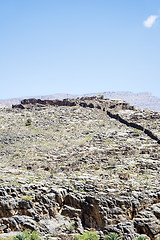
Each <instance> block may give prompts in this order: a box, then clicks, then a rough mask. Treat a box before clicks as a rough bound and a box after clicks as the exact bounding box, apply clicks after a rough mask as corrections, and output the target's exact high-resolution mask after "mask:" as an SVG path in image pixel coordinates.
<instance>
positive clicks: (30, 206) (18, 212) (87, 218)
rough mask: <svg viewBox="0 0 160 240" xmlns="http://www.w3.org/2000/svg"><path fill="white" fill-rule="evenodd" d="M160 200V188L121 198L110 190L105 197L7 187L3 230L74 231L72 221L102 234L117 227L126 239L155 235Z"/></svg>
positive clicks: (0, 203) (1, 201) (0, 214)
mask: <svg viewBox="0 0 160 240" xmlns="http://www.w3.org/2000/svg"><path fill="white" fill-rule="evenodd" d="M159 202H160V192H158V191H157V192H156V193H155V192H154V193H153V192H152V191H148V192H144V193H141V192H132V194H128V196H124V195H123V194H122V195H121V196H119V197H118V198H117V197H116V196H113V195H110V194H109V195H108V196H105V197H104V196H103V195H102V194H99V195H97V196H94V194H87V193H85V192H84V193H81V194H80V193H75V192H73V191H71V190H69V191H68V190H67V189H66V188H61V189H58V188H57V187H48V186H41V185H37V186H35V185H26V186H24V187H14V188H13V187H10V188H9V187H6V188H5V187H3V188H1V198H0V223H1V226H0V232H1V233H6V232H9V231H22V230H23V229H25V228H28V229H31V230H38V231H40V232H41V233H42V234H49V233H52V234H53V233H54V234H55V233H56V231H59V232H66V231H70V230H71V229H70V226H69V223H70V224H71V223H72V225H74V229H72V231H73V230H74V231H75V232H76V231H77V232H79V233H82V232H83V229H96V230H97V231H99V233H100V234H101V233H102V232H103V234H108V233H109V232H112V231H114V232H116V233H118V234H120V235H123V238H124V239H134V238H135V236H137V235H138V234H146V235H148V236H149V237H150V238H151V239H154V238H155V237H157V236H159V235H158V234H160V228H159V225H160V222H159V219H160V203H159ZM60 214H61V215H60ZM58 216H59V217H58ZM60 216H62V217H60ZM58 218H59V219H60V222H61V226H60V224H58V222H57V221H58ZM43 219H48V220H47V221H48V222H46V223H45V224H44V220H43ZM56 219H57V220H56ZM62 222H63V224H62ZM54 224H55V225H54ZM51 225H54V227H53V226H52V227H51ZM47 226H48V227H47ZM56 226H57V227H56ZM64 226H65V228H64ZM101 235H102V234H101Z"/></svg>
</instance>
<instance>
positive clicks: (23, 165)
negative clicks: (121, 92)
mask: <svg viewBox="0 0 160 240" xmlns="http://www.w3.org/2000/svg"><path fill="white" fill-rule="evenodd" d="M0 133H1V134H0V150H1V151H0V173H1V174H0V233H7V232H12V231H22V230H23V229H24V228H29V229H31V230H37V231H39V232H41V234H42V235H43V236H44V238H51V239H55V240H56V239H57V240H58V239H68V240H69V239H74V236H75V235H76V234H78V233H83V231H84V230H95V231H97V233H98V234H99V236H100V237H101V239H104V236H105V235H106V234H108V233H109V232H116V233H118V234H119V235H121V236H122V238H123V239H135V237H137V236H139V235H141V234H145V235H146V236H148V237H150V238H151V239H156V238H159V237H160V184H159V183H160V176H159V171H160V114H159V113H157V112H153V111H145V110H139V109H138V108H135V107H132V106H130V105H129V104H127V103H126V102H124V101H120V100H109V99H100V98H95V97H86V98H78V99H65V100H41V99H25V100H22V101H21V103H20V104H18V105H14V106H13V108H12V109H11V108H6V109H3V108H2V109H0Z"/></svg>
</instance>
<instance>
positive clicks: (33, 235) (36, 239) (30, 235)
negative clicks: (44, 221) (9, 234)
mask: <svg viewBox="0 0 160 240" xmlns="http://www.w3.org/2000/svg"><path fill="white" fill-rule="evenodd" d="M41 239H42V238H41V235H40V234H39V233H38V232H36V231H33V232H30V231H29V230H25V231H23V232H22V233H21V234H18V235H17V236H16V237H14V240H41Z"/></svg>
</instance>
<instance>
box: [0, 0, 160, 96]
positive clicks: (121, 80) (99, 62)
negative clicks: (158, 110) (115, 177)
mask: <svg viewBox="0 0 160 240" xmlns="http://www.w3.org/2000/svg"><path fill="white" fill-rule="evenodd" d="M159 16H160V1H159V0H133V1H130V0H23V1H22V0H14V1H13V0H7V1H6V0H0V99H6V98H14V97H23V96H35V95H46V94H54V93H71V94H80V93H92V92H105V91H132V92H151V93H152V94H153V95H155V96H158V97H160V17H159Z"/></svg>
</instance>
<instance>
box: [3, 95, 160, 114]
mask: <svg viewBox="0 0 160 240" xmlns="http://www.w3.org/2000/svg"><path fill="white" fill-rule="evenodd" d="M101 94H103V95H104V97H105V98H109V99H121V100H124V101H127V102H128V103H129V104H130V105H132V106H136V107H138V108H141V109H145V110H147V109H149V110H153V111H157V112H160V98H158V97H155V96H152V94H151V93H147V92H146V93H133V92H125V91H124V92H103V93H90V94H84V95H71V94H53V95H47V96H38V97H36V98H40V99H42V100H44V99H50V100H51V99H60V100H62V99H65V98H77V97H90V96H98V95H101ZM22 99H23V98H15V99H8V100H0V107H11V106H12V104H19V103H20V101H21V100H22Z"/></svg>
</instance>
